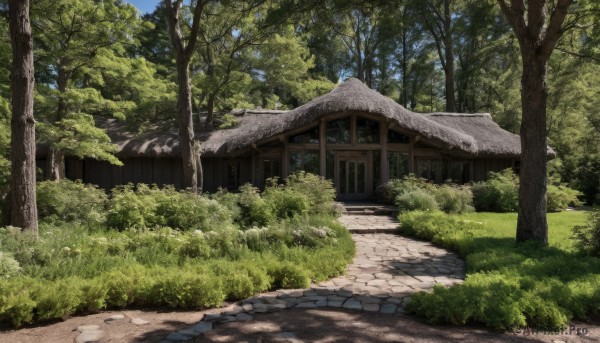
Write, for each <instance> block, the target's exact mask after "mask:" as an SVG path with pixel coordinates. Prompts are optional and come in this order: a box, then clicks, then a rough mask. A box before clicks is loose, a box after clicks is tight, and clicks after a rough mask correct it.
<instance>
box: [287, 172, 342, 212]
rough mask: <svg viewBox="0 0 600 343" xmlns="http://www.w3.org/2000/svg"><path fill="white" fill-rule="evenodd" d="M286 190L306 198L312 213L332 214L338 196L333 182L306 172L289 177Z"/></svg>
mask: <svg viewBox="0 0 600 343" xmlns="http://www.w3.org/2000/svg"><path fill="white" fill-rule="evenodd" d="M285 188H286V189H289V190H290V191H292V192H296V193H298V194H303V195H304V196H306V197H307V198H308V201H309V204H310V210H309V211H310V212H311V213H313V214H330V213H332V211H333V204H334V202H335V196H336V194H335V188H334V187H333V183H332V182H331V180H327V179H324V178H322V177H321V176H319V175H315V174H311V173H307V172H305V171H297V172H295V173H293V174H292V175H289V176H288V177H287V179H286V180H285Z"/></svg>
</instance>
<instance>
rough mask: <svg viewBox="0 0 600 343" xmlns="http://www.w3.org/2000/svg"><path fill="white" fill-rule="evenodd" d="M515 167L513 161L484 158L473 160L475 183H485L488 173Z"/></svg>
mask: <svg viewBox="0 0 600 343" xmlns="http://www.w3.org/2000/svg"><path fill="white" fill-rule="evenodd" d="M512 167H513V160H507V159H496V158H482V159H476V160H473V174H474V175H473V181H485V180H486V179H487V176H488V173H489V172H491V171H493V172H497V171H500V170H503V169H506V168H512Z"/></svg>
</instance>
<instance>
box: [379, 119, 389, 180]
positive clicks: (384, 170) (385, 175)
mask: <svg viewBox="0 0 600 343" xmlns="http://www.w3.org/2000/svg"><path fill="white" fill-rule="evenodd" d="M387 136H388V123H387V121H382V123H381V138H380V140H381V157H380V159H379V163H380V169H381V172H380V175H379V176H380V177H381V183H382V184H384V183H386V182H388V181H389V179H390V167H389V165H388V156H387V155H388V149H387Z"/></svg>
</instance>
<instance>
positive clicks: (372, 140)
mask: <svg viewBox="0 0 600 343" xmlns="http://www.w3.org/2000/svg"><path fill="white" fill-rule="evenodd" d="M356 137H357V140H358V143H363V144H377V143H379V122H376V121H373V120H369V119H365V118H360V117H359V118H356Z"/></svg>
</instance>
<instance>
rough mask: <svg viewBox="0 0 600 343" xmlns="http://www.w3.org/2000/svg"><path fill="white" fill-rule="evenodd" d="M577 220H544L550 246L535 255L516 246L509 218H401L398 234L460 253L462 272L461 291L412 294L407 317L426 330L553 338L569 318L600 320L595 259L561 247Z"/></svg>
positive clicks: (533, 249) (599, 263)
mask: <svg viewBox="0 0 600 343" xmlns="http://www.w3.org/2000/svg"><path fill="white" fill-rule="evenodd" d="M581 217H582V214H581V213H573V212H565V213H560V214H550V215H549V225H550V227H551V228H550V232H551V237H550V241H551V242H553V243H552V244H553V246H551V247H540V246H538V245H535V244H519V245H515V243H514V238H513V237H514V222H515V221H516V216H515V215H514V214H492V213H473V214H467V215H461V216H448V215H444V214H441V213H430V212H412V213H405V214H402V215H401V216H400V221H401V230H402V232H403V233H406V234H409V235H414V236H416V237H419V238H423V239H427V240H431V241H432V242H434V243H436V244H439V245H441V246H444V247H447V248H450V249H454V250H456V251H458V252H459V254H461V255H462V256H464V257H466V260H467V267H468V270H467V272H468V274H467V278H466V280H465V282H464V283H462V284H458V285H454V286H452V287H449V288H447V287H442V286H436V287H435V288H434V290H433V292H432V293H419V294H416V295H415V296H413V297H412V300H411V302H410V303H409V304H408V305H407V307H406V309H407V310H408V311H409V312H412V313H416V314H418V315H420V316H424V317H426V318H427V320H428V321H429V322H432V323H451V324H457V325H464V324H467V323H475V322H478V323H483V324H485V325H486V326H489V327H492V328H495V329H501V330H506V329H509V328H516V327H522V326H525V325H531V326H539V327H545V328H547V329H548V330H557V329H560V328H564V327H565V326H566V325H567V324H568V323H569V321H570V320H572V319H573V316H575V317H577V318H585V317H586V316H588V315H590V314H596V313H598V308H600V296H599V294H598V292H597V287H596V286H597V282H598V280H600V259H598V258H595V257H582V256H581V255H578V254H576V253H573V252H571V247H570V246H564V245H563V243H564V241H565V240H566V238H565V236H564V235H565V234H566V231H567V230H568V227H569V225H571V224H570V223H571V222H573V220H574V219H575V221H576V222H577V221H578V220H579V219H580V218H581ZM472 219H477V220H481V219H483V220H484V222H475V221H473V220H472ZM566 237H568V236H566ZM588 239H589V238H588Z"/></svg>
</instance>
